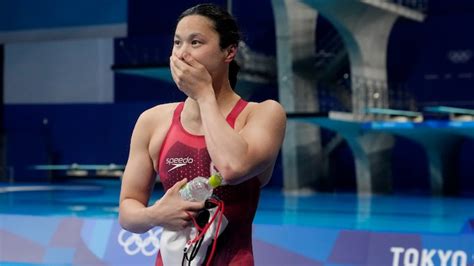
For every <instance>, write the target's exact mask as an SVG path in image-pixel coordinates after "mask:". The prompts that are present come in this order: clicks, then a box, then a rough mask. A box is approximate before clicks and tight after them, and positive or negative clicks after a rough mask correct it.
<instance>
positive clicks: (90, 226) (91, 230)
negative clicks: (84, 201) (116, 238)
mask: <svg viewBox="0 0 474 266" xmlns="http://www.w3.org/2000/svg"><path fill="white" fill-rule="evenodd" d="M114 222H115V220H112V219H110V220H105V219H88V220H86V221H85V222H84V227H83V228H87V229H85V230H83V231H81V237H82V238H83V239H84V242H85V243H86V245H87V246H88V247H89V249H90V251H91V252H92V253H94V255H96V256H97V257H99V258H101V259H103V258H104V256H105V252H106V250H107V245H108V243H109V236H110V233H111V231H112V227H113V225H114ZM87 234H90V235H87Z"/></svg>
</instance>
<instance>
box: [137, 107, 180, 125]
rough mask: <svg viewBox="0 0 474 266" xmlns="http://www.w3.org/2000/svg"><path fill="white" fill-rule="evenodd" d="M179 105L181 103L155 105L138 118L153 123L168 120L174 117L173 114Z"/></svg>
mask: <svg viewBox="0 0 474 266" xmlns="http://www.w3.org/2000/svg"><path fill="white" fill-rule="evenodd" d="M178 104H179V102H175V103H165V104H159V105H155V106H153V107H151V108H148V109H146V110H145V111H143V112H142V113H141V114H140V116H139V117H138V120H139V121H140V120H144V121H147V122H152V121H159V120H162V119H166V118H168V117H169V116H172V115H173V112H174V110H175V109H176V107H177V106H178Z"/></svg>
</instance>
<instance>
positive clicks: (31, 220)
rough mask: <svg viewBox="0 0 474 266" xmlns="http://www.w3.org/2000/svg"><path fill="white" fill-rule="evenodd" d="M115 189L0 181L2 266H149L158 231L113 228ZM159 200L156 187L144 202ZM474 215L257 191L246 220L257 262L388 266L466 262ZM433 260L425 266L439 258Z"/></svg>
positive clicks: (397, 199) (465, 207)
mask: <svg viewBox="0 0 474 266" xmlns="http://www.w3.org/2000/svg"><path fill="white" fill-rule="evenodd" d="M119 191H120V183H119V181H117V180H76V181H71V182H67V183H62V184H54V185H44V184H21V185H17V184H15V185H9V184H2V185H1V186H0V236H1V238H0V239H1V240H0V251H1V252H0V263H1V265H22V264H33V265H59V264H60V265H70V264H75V265H153V262H154V256H155V254H156V252H157V249H158V247H159V242H158V238H159V235H160V233H161V228H155V229H153V230H152V231H151V232H149V233H146V234H142V235H135V234H131V233H128V232H126V231H124V230H123V229H121V227H120V225H119V224H118V222H117V217H118V199H119ZM162 194H163V191H162V190H161V189H159V188H157V189H156V190H155V191H154V194H153V197H152V199H151V201H155V200H156V199H158V198H159V197H161V195H162ZM473 213H474V199H470V198H445V197H416V196H407V195H405V196H361V195H356V194H350V193H336V194H324V193H321V194H310V195H307V196H291V195H285V194H283V193H282V192H281V191H280V190H279V189H272V188H265V189H263V190H262V194H261V199H260V203H259V207H258V211H257V215H256V217H255V221H254V230H253V239H254V251H255V259H256V264H257V265H338V264H344V265H394V263H395V262H397V261H399V262H400V263H401V262H403V260H404V259H406V260H407V261H408V262H416V261H414V260H415V259H416V258H418V259H419V260H421V257H422V256H423V254H424V253H423V252H425V253H426V254H431V253H429V252H431V251H432V250H433V252H434V253H433V254H435V255H437V254H444V253H439V252H444V251H446V252H448V251H451V253H450V257H449V259H450V263H451V262H452V263H458V262H459V263H460V264H459V265H462V263H463V262H464V261H465V262H466V263H467V264H469V265H472V255H474V234H473V228H474V221H473V220H472V217H473V215H472V214H473ZM427 252H428V253H427ZM456 252H458V253H456ZM435 255H433V256H432V257H431V259H432V260H433V261H434V265H438V264H437V263H436V261H437V262H441V259H442V258H447V257H446V256H447V255H446V256H445V257H439V256H435ZM417 256H418V257H417ZM400 265H402V264H400ZM413 265H417V264H413ZM455 265H458V264H455Z"/></svg>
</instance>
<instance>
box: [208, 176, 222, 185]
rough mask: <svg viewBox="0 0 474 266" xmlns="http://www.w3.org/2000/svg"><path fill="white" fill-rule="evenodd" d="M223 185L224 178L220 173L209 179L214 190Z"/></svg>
mask: <svg viewBox="0 0 474 266" xmlns="http://www.w3.org/2000/svg"><path fill="white" fill-rule="evenodd" d="M221 184H222V176H221V175H220V174H219V173H215V174H213V175H211V177H209V185H210V186H211V187H212V188H216V187H218V186H220V185H221Z"/></svg>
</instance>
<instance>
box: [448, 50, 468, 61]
mask: <svg viewBox="0 0 474 266" xmlns="http://www.w3.org/2000/svg"><path fill="white" fill-rule="evenodd" d="M447 56H448V59H449V61H451V62H453V63H455V64H460V63H467V62H468V61H469V60H471V58H472V51H471V50H451V51H449V52H448V55H447Z"/></svg>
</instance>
